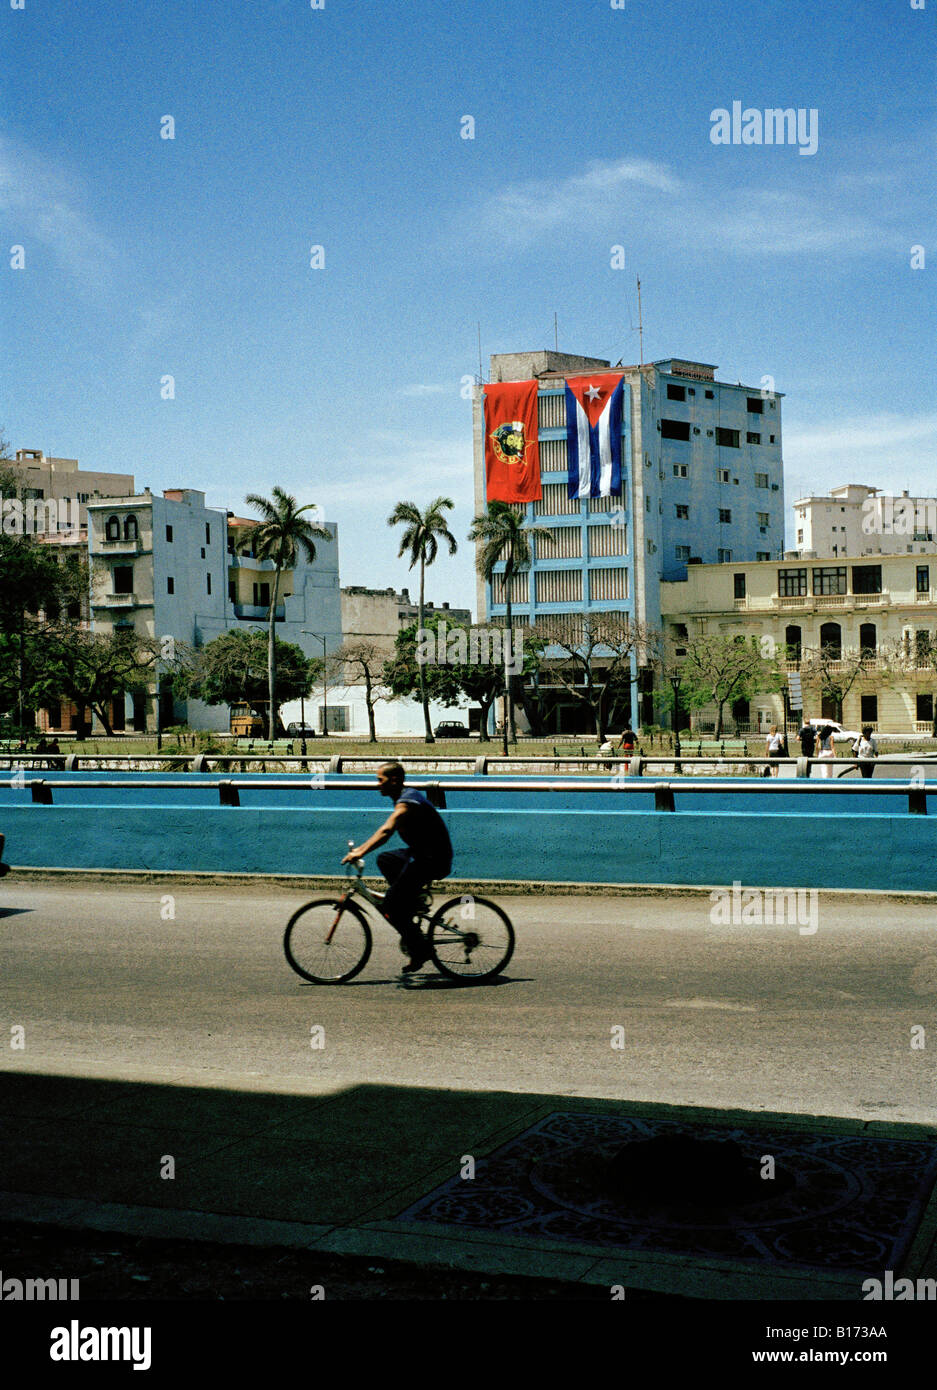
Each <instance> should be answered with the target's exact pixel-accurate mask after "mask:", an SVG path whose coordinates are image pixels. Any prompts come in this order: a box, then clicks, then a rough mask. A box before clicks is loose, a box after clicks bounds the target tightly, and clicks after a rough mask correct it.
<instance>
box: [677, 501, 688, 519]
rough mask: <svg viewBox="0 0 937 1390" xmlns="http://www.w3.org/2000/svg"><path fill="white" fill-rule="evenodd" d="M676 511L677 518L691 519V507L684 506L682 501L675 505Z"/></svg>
mask: <svg viewBox="0 0 937 1390" xmlns="http://www.w3.org/2000/svg"><path fill="white" fill-rule="evenodd" d="M674 511H675V512H676V514H677V520H678V521H689V519H690V509H689V507H684V506H683V504H682V503H680V502H678V503H677V504H676V505H675V507H674Z"/></svg>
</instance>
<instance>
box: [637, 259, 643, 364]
mask: <svg viewBox="0 0 937 1390" xmlns="http://www.w3.org/2000/svg"><path fill="white" fill-rule="evenodd" d="M638 354H639V362H638V365H639V366H640V367H643V366H644V321H643V320H642V318H641V281H640V280H638Z"/></svg>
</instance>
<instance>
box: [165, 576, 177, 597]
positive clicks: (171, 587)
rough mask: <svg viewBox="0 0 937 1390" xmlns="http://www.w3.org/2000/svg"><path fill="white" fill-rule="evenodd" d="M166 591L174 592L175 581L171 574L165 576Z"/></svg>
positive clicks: (168, 592)
mask: <svg viewBox="0 0 937 1390" xmlns="http://www.w3.org/2000/svg"><path fill="white" fill-rule="evenodd" d="M166 592H167V594H174V593H175V592H176V581H175V580H174V579H173V577H172V575H167V576H166Z"/></svg>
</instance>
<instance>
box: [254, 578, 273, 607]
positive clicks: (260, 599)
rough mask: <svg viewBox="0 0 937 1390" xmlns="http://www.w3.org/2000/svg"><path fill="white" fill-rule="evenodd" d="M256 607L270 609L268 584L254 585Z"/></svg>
mask: <svg viewBox="0 0 937 1390" xmlns="http://www.w3.org/2000/svg"><path fill="white" fill-rule="evenodd" d="M254 607H255V608H269V607H270V585H269V584H267V583H266V582H265V583H263V584H257V583H255V584H254Z"/></svg>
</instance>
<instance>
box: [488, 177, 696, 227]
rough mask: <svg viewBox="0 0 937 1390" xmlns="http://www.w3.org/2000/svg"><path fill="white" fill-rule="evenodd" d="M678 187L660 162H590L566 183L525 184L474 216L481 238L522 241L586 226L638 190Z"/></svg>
mask: <svg viewBox="0 0 937 1390" xmlns="http://www.w3.org/2000/svg"><path fill="white" fill-rule="evenodd" d="M679 187H680V185H679V183H678V181H677V179H676V178H675V177H674V175H673V174H672V173H671V172H670V171H669V170H668V169H667V168H665V166H664V165H662V164H656V163H654V162H652V161H650V160H641V159H620V160H615V161H602V160H593V161H592V162H591V163H590V164H589V165H587V167H586V170H585V172H584V173H582V174H574V175H572V176H570V177H569V178H566V179H561V180H559V181H556V180H546V179H537V180H530V181H528V182H525V183H518V184H514V185H513V186H510V187H508V188H505V189H503V190H502V191H501V192H500V193H497V194H496V195H495V196H494V197H492V198H489V199H487V200H486V202H485V204H484V206H483V207H482V208H481V210H480V213H479V220H480V223H481V230H482V232H483V233H484V234H485V235H486V236H494V237H500V238H501V239H502V240H504V241H508V242H523V241H528V240H530V239H531V238H535V237H536V236H538V235H540V234H541V233H542V232H545V231H549V230H551V229H553V228H556V227H559V226H562V225H563V224H564V223H567V222H575V221H577V220H578V221H582V219H583V217H584V216H588V218H589V220H590V222H591V221H592V220H593V218H594V217H595V215H596V213H597V212H598V211H599V210H600V209H602V208H604V209H606V210H608V211H610V212H616V211H621V210H622V209H623V208H624V207H625V205H626V204H627V203H628V201H629V199H630V200H631V201H634V202H635V203H637V200H638V194H639V193H640V192H641V191H644V192H648V191H651V192H653V193H673V192H675V191H676V190H677V189H678V188H679Z"/></svg>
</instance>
